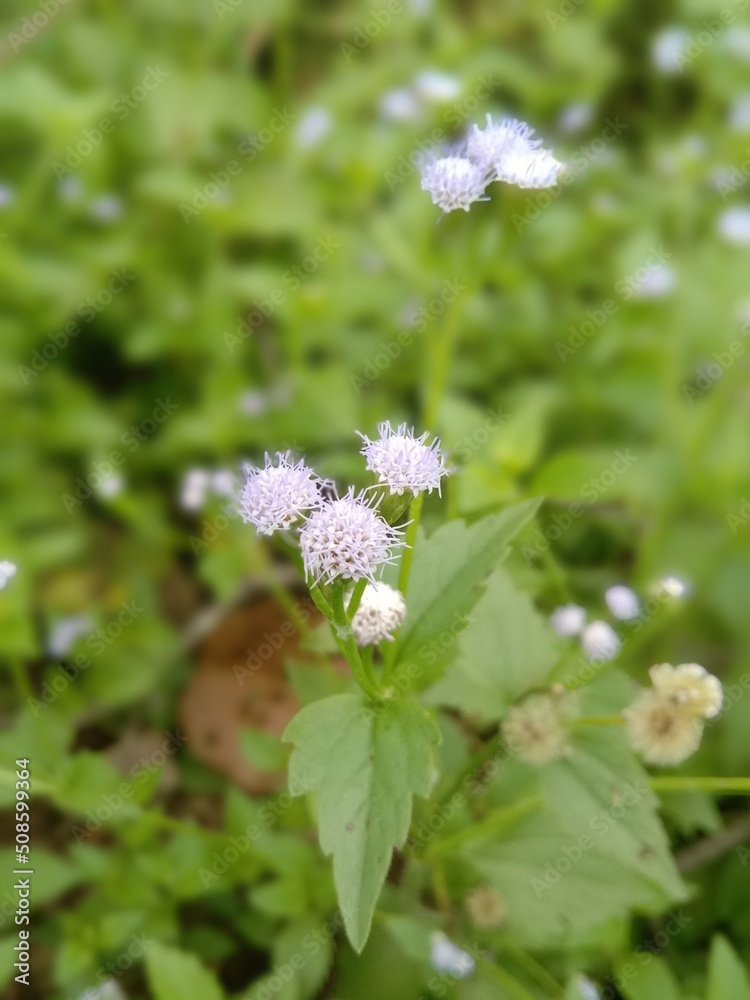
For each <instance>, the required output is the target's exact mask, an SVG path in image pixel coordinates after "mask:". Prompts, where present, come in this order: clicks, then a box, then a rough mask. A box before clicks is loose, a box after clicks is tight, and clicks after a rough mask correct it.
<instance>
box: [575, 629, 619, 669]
mask: <svg viewBox="0 0 750 1000" xmlns="http://www.w3.org/2000/svg"><path fill="white" fill-rule="evenodd" d="M581 645H582V646H583V651H584V653H585V654H586V656H587V657H588V659H589V660H591V661H592V662H593V663H597V662H602V661H604V660H611V659H613V658H614V657H615V656H617V654H618V653H619V652H620V640H619V638H618V636H617V633H616V632H615V630H614V629H613V628H612V626H611V625H608V624H607V622H602V621H593V622H591V624H589V625H587V626H586V628H585V629H584V630H583V632H582V633H581Z"/></svg>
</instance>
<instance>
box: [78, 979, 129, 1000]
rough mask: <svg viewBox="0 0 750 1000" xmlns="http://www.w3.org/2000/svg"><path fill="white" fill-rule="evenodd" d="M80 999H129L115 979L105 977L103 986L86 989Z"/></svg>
mask: <svg viewBox="0 0 750 1000" xmlns="http://www.w3.org/2000/svg"><path fill="white" fill-rule="evenodd" d="M78 1000H127V997H126V996H125V994H124V993H123V992H122V990H121V989H120V985H119V983H118V982H117V981H116V980H115V979H105V980H104V982H103V983H102V985H101V986H94V987H92V989H90V990H86V992H85V993H82V994H81V995H80V997H78Z"/></svg>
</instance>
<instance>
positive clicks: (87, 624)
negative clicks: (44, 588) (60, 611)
mask: <svg viewBox="0 0 750 1000" xmlns="http://www.w3.org/2000/svg"><path fill="white" fill-rule="evenodd" d="M93 630H94V621H93V619H92V618H89V616H88V615H73V616H71V617H70V618H61V619H60V620H59V621H58V622H55V625H54V627H53V628H52V631H51V632H50V634H49V637H48V639H47V652H48V653H49V655H50V656H52V657H53V658H54V659H60V658H61V657H63V656H65V654H66V653H67V652H68V650H69V649H70V647H71V646H72V645H73V643H74V642H75V641H76V639H79V638H80V637H81V636H82V635H86V633H87V632H92V631H93Z"/></svg>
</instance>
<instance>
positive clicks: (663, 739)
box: [622, 688, 703, 767]
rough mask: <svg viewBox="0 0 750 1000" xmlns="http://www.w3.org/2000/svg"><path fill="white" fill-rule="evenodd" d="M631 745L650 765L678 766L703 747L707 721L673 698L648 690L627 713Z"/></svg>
mask: <svg viewBox="0 0 750 1000" xmlns="http://www.w3.org/2000/svg"><path fill="white" fill-rule="evenodd" d="M622 714H623V716H624V717H625V727H626V733H627V737H628V742H629V744H630V747H631V749H633V750H635V752H636V753H638V754H640V755H641V756H642V757H643V759H644V760H645V761H646V762H647V763H648V764H654V765H656V766H657V767H674V766H676V765H677V764H681V763H682V762H683V761H684V760H687V758H688V757H690V756H691V755H692V754H694V753H695V751H696V750H697V749H698V747H699V746H700V742H701V736H702V735H703V722H702V720H701V719H700V718H699V717H697V716H696V715H694V714H693V713H692V712H690V711H686V710H685V706H684V705H683V704H681V703H680V702H678V701H676V700H675V699H674V698H672V697H671V696H670V695H668V694H665V693H664V692H662V691H658V690H657V689H655V688H647V689H646V690H645V691H643V692H642V693H641V694H639V695H638V697H637V698H636V699H635V701H634V702H633V704H632V705H630V706H629V707H628V708H626V709H625V710H624V711H623V713H622Z"/></svg>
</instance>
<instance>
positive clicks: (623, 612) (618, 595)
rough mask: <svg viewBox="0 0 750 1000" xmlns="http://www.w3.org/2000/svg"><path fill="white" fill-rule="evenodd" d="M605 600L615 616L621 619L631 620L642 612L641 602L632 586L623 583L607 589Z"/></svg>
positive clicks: (624, 620)
mask: <svg viewBox="0 0 750 1000" xmlns="http://www.w3.org/2000/svg"><path fill="white" fill-rule="evenodd" d="M604 600H605V601H606V602H607V607H608V608H609V610H610V611H611V612H612V614H613V615H614V616H615V618H618V619H619V620H620V621H623V622H628V621H631V620H632V619H633V618H637V617H638V615H639V614H640V610H641V606H640V603H639V601H638V598H637V597H636V595H635V593H634V592H633V591H632V590H631V589H630V587H623V586H621V585H618V586H616V587H610V588H609V590H607V591H605V594H604Z"/></svg>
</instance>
